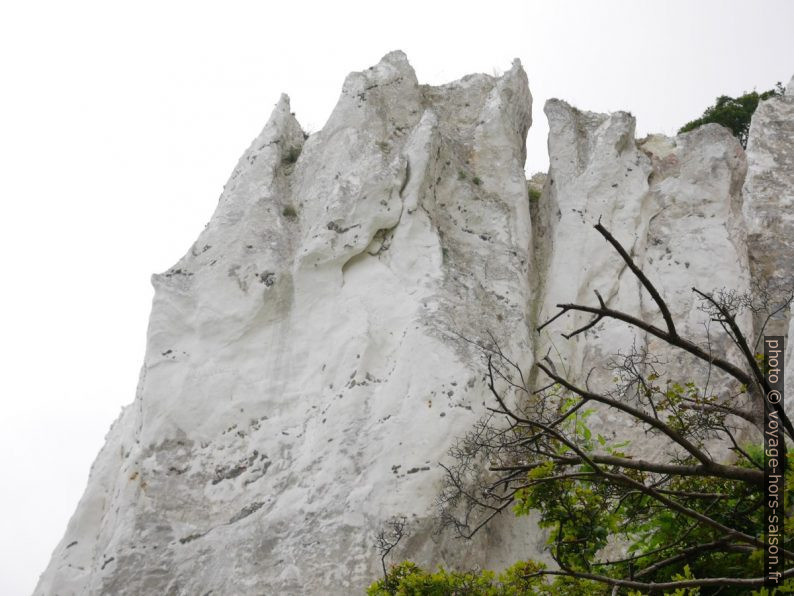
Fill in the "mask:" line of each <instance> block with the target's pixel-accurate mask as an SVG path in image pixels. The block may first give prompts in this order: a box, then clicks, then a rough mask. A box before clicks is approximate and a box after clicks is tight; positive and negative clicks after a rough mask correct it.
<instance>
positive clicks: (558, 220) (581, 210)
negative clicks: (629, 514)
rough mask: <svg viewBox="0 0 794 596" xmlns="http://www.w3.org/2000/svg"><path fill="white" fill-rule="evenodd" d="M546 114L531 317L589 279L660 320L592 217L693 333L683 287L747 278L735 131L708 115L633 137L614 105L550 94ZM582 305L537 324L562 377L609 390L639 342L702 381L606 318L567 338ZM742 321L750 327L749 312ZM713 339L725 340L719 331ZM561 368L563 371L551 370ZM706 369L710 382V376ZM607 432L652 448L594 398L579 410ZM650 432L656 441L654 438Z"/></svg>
mask: <svg viewBox="0 0 794 596" xmlns="http://www.w3.org/2000/svg"><path fill="white" fill-rule="evenodd" d="M545 109H546V114H547V116H548V118H549V129H550V132H549V159H550V169H549V177H548V180H547V183H546V187H545V191H544V196H542V197H541V199H540V201H539V202H538V203H539V206H538V208H537V211H538V213H537V214H535V217H534V220H533V221H534V222H535V223H536V229H535V255H536V258H537V259H538V261H539V263H540V264H539V270H540V271H541V272H542V273H541V274H540V276H539V280H538V283H539V285H540V286H541V288H542V290H541V294H542V303H541V304H540V305H539V307H540V311H539V313H540V316H539V319H538V320H539V322H543V321H546V320H548V319H549V318H550V317H552V316H553V315H554V314H555V313H556V312H558V309H557V304H560V303H570V302H575V303H578V304H585V305H592V306H597V305H598V298H597V296H596V295H595V291H598V292H599V294H600V295H601V297H602V298H603V299H604V301H605V303H606V304H607V305H608V306H610V307H612V308H615V309H617V310H621V311H624V312H627V313H630V314H634V315H636V316H641V317H642V318H643V319H644V320H646V321H651V322H653V324H655V325H657V326H659V327H661V328H664V327H665V322H664V320H663V318H662V315H661V312H660V310H659V308H658V306H657V305H656V304H655V303H654V302H653V300H652V298H651V296H650V295H649V294H648V292H647V291H646V290H645V289H643V288H641V286H640V283H639V281H638V280H637V278H636V277H635V276H634V275H633V274H632V273H631V272H630V271H629V270H628V268H627V267H626V265H625V263H624V261H623V260H622V259H621V258H620V256H619V255H618V254H617V252H615V250H614V248H613V247H612V246H611V245H610V244H609V243H608V242H606V241H605V239H604V238H603V237H602V236H601V235H600V234H599V233H598V232H596V231H595V230H594V229H593V225H594V224H595V223H597V222H598V221H601V223H602V224H603V225H604V226H605V227H606V228H607V229H608V230H610V231H611V232H612V233H613V234H614V236H615V237H616V238H617V240H619V241H620V242H621V244H622V245H623V246H624V247H625V248H626V249H627V250H628V251H629V253H630V254H631V255H632V257H633V259H634V261H635V262H636V263H637V264H638V265H639V266H640V267H642V269H643V271H644V272H645V273H646V275H647V276H648V277H649V278H650V279H651V280H652V282H653V283H654V285H655V286H656V287H657V289H658V290H659V291H660V292H661V294H662V297H663V298H664V300H665V301H666V302H667V303H668V305H669V306H670V310H671V314H672V316H673V318H674V320H675V321H676V326H677V329H678V331H679V332H680V333H682V334H685V335H687V336H689V337H694V338H700V337H703V338H704V339H705V336H704V334H703V331H704V329H703V322H704V320H706V319H707V317H706V316H705V315H704V313H703V312H701V310H700V309H699V306H700V301H699V300H698V297H697V296H696V295H695V294H694V293H693V292H692V287H693V286H697V287H698V288H699V289H701V290H702V291H705V292H711V291H713V290H715V289H720V288H722V287H731V288H733V289H735V290H737V291H739V292H743V291H746V290H747V289H748V288H749V286H750V275H749V268H748V264H747V245H746V232H745V228H744V222H743V220H742V213H741V187H742V182H743V180H744V176H745V171H746V164H745V158H744V153H743V151H742V148H741V146H740V145H739V143H738V141H737V140H736V139H735V138H734V137H733V136H731V134H730V133H729V131H728V130H727V129H725V128H723V127H720V126H717V125H707V126H703V127H701V128H699V129H697V130H695V131H692V132H691V133H686V134H682V135H679V136H677V137H675V138H669V137H664V136H661V135H653V136H651V137H648V138H646V139H644V140H642V141H639V142H638V141H636V140H635V138H634V129H635V121H634V118H633V117H632V116H631V115H630V114H628V113H625V112H615V113H612V114H595V113H592V112H584V111H581V110H578V109H576V108H573V107H571V106H569V105H568V104H567V103H565V102H563V101H560V100H550V101H549V102H547V104H546V108H545ZM591 318H592V317H591V316H590V315H581V314H573V313H569V314H568V315H565V316H563V317H561V318H560V319H557V321H555V322H554V323H552V324H551V325H549V326H548V327H545V328H544V329H543V330H542V333H541V334H540V335H539V336H538V337H537V340H536V348H535V353H536V354H537V355H538V356H539V357H541V358H542V357H544V356H545V355H548V356H549V358H550V359H552V360H557V362H556V366H558V367H559V366H560V365H562V366H563V367H564V368H565V371H564V372H565V374H566V376H568V377H569V378H574V379H579V380H580V381H582V380H583V379H585V378H587V379H588V380H589V382H590V383H591V387H594V388H600V389H602V390H609V389H610V388H611V387H612V386H613V385H614V381H613V376H614V373H613V372H612V371H611V370H609V369H608V364H609V362H610V361H611V360H613V359H614V357H615V354H616V352H618V351H620V352H622V353H623V354H628V353H629V352H630V351H631V350H632V349H637V350H645V349H647V350H648V351H649V352H650V353H652V354H654V355H656V356H658V357H659V358H661V359H662V360H664V361H665V362H666V364H665V365H663V366H660V367H659V368H660V373H662V374H664V372H668V373H670V374H671V375H672V377H674V378H675V380H676V381H689V380H692V381H696V382H698V381H704V380H705V376H706V375H708V371H706V370H704V368H703V366H702V364H701V363H699V362H697V361H695V360H694V359H693V358H691V357H688V356H686V355H682V354H681V353H680V351H677V350H671V349H670V348H669V347H668V346H666V345H665V344H663V342H661V341H660V340H658V339H656V338H654V337H653V336H650V335H648V334H646V333H644V332H642V331H639V330H637V329H634V328H632V327H629V326H628V325H624V324H622V323H619V322H616V321H611V320H610V321H606V320H604V321H601V322H599V323H598V324H597V325H595V326H594V327H592V328H591V329H589V330H587V331H585V332H583V333H581V334H579V335H576V336H575V337H573V338H572V339H570V340H565V339H564V338H562V337H561V333H570V332H572V331H574V330H576V329H578V328H580V327H582V326H584V325H585V324H586V323H587V322H588V321H589V320H591ZM743 323H744V324H745V325H747V326H749V327H748V328H750V329H751V328H752V327H751V325H752V321H750V320H749V318H745V319H744V320H743ZM712 341H714V346H715V349H720V350H723V351H727V352H729V353H731V352H732V346H731V344H730V342H729V341H724V342H722V343H719V342H717V341H716V339H714V340H712ZM559 372H563V371H559ZM718 379H719V375H716V374H715V375H713V378H712V383H715V382H719V381H718ZM591 422H592V423H593V424H594V426H595V427H596V428H598V429H599V431H601V432H603V434H605V435H607V436H617V437H620V438H621V439H630V440H633V442H634V444H635V447H634V448H635V449H636V448H639V449H640V452H647V453H648V454H653V453H655V452H657V451H658V449H659V447H660V444H661V443H664V441H662V440H661V439H659V440H654V439H653V438H651V437H645V436H643V437H642V441H636V439H637V438H638V435H637V427H636V423H635V421H633V420H631V419H628V418H625V417H621V416H619V415H617V414H616V413H615V411H614V410H606V409H604V408H601V409H599V408H597V409H596V413H595V415H594V417H593V418H592V419H591ZM660 441H661V443H660Z"/></svg>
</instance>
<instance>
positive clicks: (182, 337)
mask: <svg viewBox="0 0 794 596" xmlns="http://www.w3.org/2000/svg"><path fill="white" fill-rule="evenodd" d="M530 123H531V96H530V93H529V89H528V86H527V78H526V75H525V73H524V71H523V70H522V68H521V65H520V64H519V63H518V62H517V61H516V63H514V64H513V67H512V68H511V69H510V70H509V71H508V72H507V73H506V74H504V75H503V76H501V77H499V78H493V77H490V76H486V75H472V76H468V77H465V78H463V79H461V80H460V81H456V82H454V83H450V84H447V85H443V86H440V87H428V86H422V85H419V84H418V82H417V80H416V76H415V74H414V71H413V69H412V68H411V67H410V65H409V64H408V62H407V60H406V57H405V56H404V55H403V54H402V53H401V52H395V53H391V54H389V55H387V56H386V57H384V58H383V60H382V61H381V62H380V63H379V64H377V65H376V66H374V67H372V68H370V69H368V70H365V71H363V72H359V73H353V74H351V75H350V76H349V77H348V78H347V80H346V81H345V83H344V86H343V89H342V94H341V97H340V99H339V102H338V104H337V106H336V108H335V109H334V111H333V113H332V115H331V117H330V119H329V120H328V122H327V124H326V125H325V127H324V128H323V129H322V131H320V132H318V133H317V134H313V135H311V136H309V137H308V138H304V137H305V135H304V133H303V131H302V130H301V128H300V126H299V124H298V122H297V121H296V120H295V118H294V116H293V115H292V114H291V113H290V106H289V100H288V98H286V97H282V98H281V100H280V101H279V103H278V105H277V106H276V108H275V110H274V111H273V114H272V116H271V118H270V120H269V122H268V123H267V125H266V126H265V128H264V130H263V131H262V132H261V134H260V135H259V136H258V137H257V138H256V140H255V141H254V142H253V143H252V145H251V146H250V147H249V149H248V150H247V151H246V152H245V154H244V155H243V157H242V158H241V159H240V161H239V163H238V164H237V167H236V168H235V170H234V172H233V174H232V176H231V178H230V180H229V182H228V183H227V185H226V187H225V189H224V191H223V194H222V195H221V198H220V203H219V205H218V207H217V210H216V211H215V214H214V215H213V217H212V219H211V220H210V222H209V224H208V225H207V227H206V229H205V230H204V231H203V232H202V233H201V235H200V236H199V238H198V240H197V241H196V242H195V244H194V245H193V247H192V248H191V249H190V251H189V252H188V253H187V254H186V255H185V256H184V257H183V258H182V259H181V260H180V261H179V263H177V264H176V265H175V266H174V267H173V268H171V269H170V270H169V271H167V272H166V273H164V274H162V275H155V276H154V277H153V284H154V287H155V290H156V293H155V297H154V303H153V307H152V314H151V320H150V326H149V333H148V344H147V351H146V356H145V361H144V365H143V369H142V372H141V378H140V384H139V388H138V393H137V397H136V400H135V402H134V403H133V404H132V405H131V406H129V407H128V408H127V409H125V410H124V412H123V413H122V415H121V418H120V419H119V420H118V421H117V422H116V423H115V425H114V426H113V428H112V429H111V431H110V433H109V435H108V438H107V444H106V446H105V447H104V449H103V450H102V452H101V453H100V454H99V456H98V458H97V460H96V462H95V464H94V467H93V468H92V473H91V477H90V481H89V486H88V488H87V490H86V493H85V496H84V497H83V499H82V501H81V502H80V505H79V507H78V510H77V512H76V513H75V515H74V517H73V518H72V520H71V522H70V524H69V527H68V529H67V531H66V535H65V537H64V539H63V541H62V542H61V544H60V545H59V546H58V547H57V548H56V551H55V553H54V555H53V558H52V561H51V563H50V565H49V567H48V568H47V570H46V572H45V573H44V574H43V576H42V578H41V580H40V583H39V585H38V587H37V589H36V592H35V593H36V594H99V593H107V594H209V593H212V594H337V593H349V592H350V591H351V590H361V589H362V588H363V587H364V586H365V585H367V584H368V583H370V582H371V581H372V580H373V579H374V578H376V577H377V576H378V573H379V569H380V560H379V557H378V555H377V553H376V551H375V550H374V548H373V544H374V540H375V533H376V532H377V530H379V529H380V528H382V527H383V525H384V523H385V522H386V521H387V519H388V518H390V517H392V516H395V515H405V516H407V518H408V520H409V522H410V525H411V530H412V534H411V537H410V538H408V539H406V540H405V541H404V544H401V547H402V546H406V547H408V548H410V549H411V552H412V557H414V558H418V559H419V562H424V563H432V564H436V563H439V562H445V561H447V562H449V563H453V564H460V565H467V566H472V565H478V564H480V565H491V566H502V565H506V564H507V563H509V562H511V561H512V560H513V559H514V558H515V554H514V553H515V551H512V550H511V549H513V548H515V547H516V546H518V545H524V550H527V549H528V548H529V546H527V545H534V544H535V543H536V542H537V540H538V539H539V538H538V537H536V536H533V535H532V534H530V533H525V534H523V535H521V536H516V535H511V534H510V532H504V533H502V534H499V533H495V532H491V533H483V535H482V537H481V538H480V540H479V541H478V542H473V543H466V544H464V543H460V542H458V541H452V540H451V539H447V540H446V541H444V540H442V541H441V542H438V541H434V540H435V539H434V537H433V534H432V529H433V528H432V520H433V518H434V516H435V504H434V499H435V497H436V493H437V490H438V480H439V479H440V477H441V470H440V468H439V467H438V466H437V462H438V461H440V460H442V459H443V458H444V456H445V453H446V451H447V449H448V448H449V446H450V444H451V442H452V440H453V439H454V438H455V437H456V436H458V435H460V434H462V433H464V432H466V431H467V430H468V429H469V428H470V427H471V425H472V424H473V422H474V421H475V420H476V418H478V417H479V415H480V414H481V413H482V411H483V407H484V403H485V402H486V401H488V398H487V396H486V395H487V392H486V389H485V386H484V383H483V380H482V376H483V369H482V367H481V362H480V361H479V359H478V353H479V351H478V349H476V348H475V347H473V346H472V344H470V343H469V342H468V341H466V340H473V341H477V340H479V339H480V338H482V337H484V334H485V333H486V332H487V331H491V332H492V333H494V334H495V337H497V338H499V339H500V340H501V342H502V344H503V345H504V347H505V349H506V350H507V351H509V352H510V353H513V354H520V355H521V362H522V364H524V365H526V364H528V363H529V362H531V359H532V352H531V341H530V334H529V317H530V295H531V288H530V282H529V267H530V253H529V249H530V244H531V231H530V228H531V226H530V223H529V209H528V201H527V190H526V182H525V177H524V172H523V164H524V160H525V138H526V134H527V130H528V128H529V126H530ZM462 338H465V339H462ZM513 531H514V532H516V530H513ZM399 554H400V553H399V552H396V555H395V556H397V557H399Z"/></svg>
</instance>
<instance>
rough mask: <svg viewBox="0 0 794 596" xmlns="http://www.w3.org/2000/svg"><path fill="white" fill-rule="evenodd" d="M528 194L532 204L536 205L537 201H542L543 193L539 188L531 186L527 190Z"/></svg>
mask: <svg viewBox="0 0 794 596" xmlns="http://www.w3.org/2000/svg"><path fill="white" fill-rule="evenodd" d="M527 194H528V195H529V200H530V202H533V203H534V202H535V201H537V200H538V199H540V194H541V192H540V191H539V190H538V189H537V188H534V187H532V186H530V187H529V188H527Z"/></svg>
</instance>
